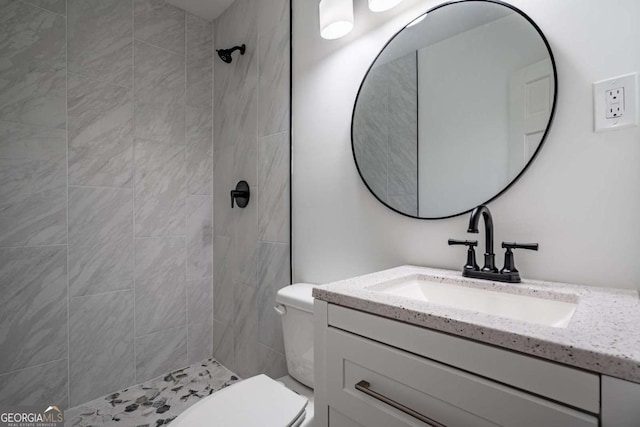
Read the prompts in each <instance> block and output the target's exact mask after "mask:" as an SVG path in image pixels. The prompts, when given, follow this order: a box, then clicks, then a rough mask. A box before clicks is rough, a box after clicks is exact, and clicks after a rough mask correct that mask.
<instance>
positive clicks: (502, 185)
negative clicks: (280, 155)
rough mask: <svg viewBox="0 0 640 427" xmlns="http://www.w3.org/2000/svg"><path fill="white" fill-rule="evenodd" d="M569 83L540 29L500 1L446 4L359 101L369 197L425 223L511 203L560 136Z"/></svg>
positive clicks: (373, 76) (390, 59)
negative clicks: (502, 200)
mask: <svg viewBox="0 0 640 427" xmlns="http://www.w3.org/2000/svg"><path fill="white" fill-rule="evenodd" d="M556 92H557V73H556V65H555V61H554V58H553V54H552V52H551V48H550V47H549V43H548V42H547V40H546V38H545V37H544V35H543V34H542V32H541V30H540V28H538V26H537V25H536V24H535V23H534V22H533V21H532V20H531V18H529V17H528V16H527V15H525V14H524V13H523V12H522V11H520V10H518V9H516V8H515V7H513V6H511V5H508V4H505V3H502V2H498V1H492V0H463V1H458V2H451V3H445V4H442V5H439V6H438V7H436V8H434V9H432V10H430V11H428V12H427V13H425V14H424V15H421V16H419V17H417V18H416V19H415V20H414V21H412V22H410V23H409V24H408V25H407V26H405V27H404V28H403V29H402V30H401V31H400V32H398V33H397V34H396V35H395V36H394V37H393V38H392V39H391V40H390V41H389V42H388V43H387V44H386V46H385V47H384V48H383V49H382V51H381V52H380V53H379V54H378V56H377V58H376V59H375V61H374V62H373V64H372V65H371V67H370V68H369V71H368V72H367V74H366V76H365V78H364V80H363V82H362V84H361V86H360V90H359V92H358V96H357V99H356V103H355V106H354V111H353V119H352V125H351V135H352V146H353V155H354V159H355V162H356V166H357V168H358V172H359V173H360V176H361V177H362V179H363V181H364V182H365V184H366V186H367V188H369V190H370V191H371V192H372V193H373V194H374V195H375V197H376V198H377V199H378V200H380V201H381V202H382V203H384V204H385V205H386V206H388V207H389V208H391V209H393V210H394V211H396V212H399V213H401V214H403V215H407V216H411V217H415V218H421V219H439V218H448V217H452V216H457V215H461V214H463V213H466V212H468V211H470V210H471V209H472V208H473V207H475V206H477V205H480V204H483V203H487V202H489V201H491V200H493V199H495V198H496V197H498V196H499V195H501V194H502V193H504V192H505V191H506V190H507V189H508V188H509V187H510V186H511V185H512V184H513V183H514V182H515V181H517V179H518V178H519V177H520V176H521V175H522V174H523V173H524V172H525V170H526V169H527V168H528V167H529V166H530V165H531V163H532V161H533V160H534V159H535V157H536V155H537V154H538V153H539V151H540V149H541V147H542V145H543V143H544V140H545V138H546V136H547V133H548V132H549V128H550V125H551V121H552V118H553V114H554V111H555V104H556Z"/></svg>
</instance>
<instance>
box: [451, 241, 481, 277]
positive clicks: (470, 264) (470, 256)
mask: <svg viewBox="0 0 640 427" xmlns="http://www.w3.org/2000/svg"><path fill="white" fill-rule="evenodd" d="M449 245H450V246H466V247H467V248H469V249H468V250H467V263H466V264H465V265H464V267H463V271H464V270H473V271H478V269H479V267H478V264H477V263H476V251H475V249H474V248H475V247H476V246H478V241H477V240H456V239H449Z"/></svg>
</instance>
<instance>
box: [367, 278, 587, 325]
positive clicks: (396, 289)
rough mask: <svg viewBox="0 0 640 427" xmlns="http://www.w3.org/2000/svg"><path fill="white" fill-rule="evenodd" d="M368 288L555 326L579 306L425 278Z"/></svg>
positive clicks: (566, 322)
mask: <svg viewBox="0 0 640 427" xmlns="http://www.w3.org/2000/svg"><path fill="white" fill-rule="evenodd" d="M513 286H517V285H513ZM369 289H370V290H373V291H377V292H382V293H385V294H391V295H397V296H400V297H405V298H411V299H415V300H419V301H424V302H428V303H432V304H439V305H444V306H447V307H452V308H458V309H462V310H470V311H476V312H480V313H485V314H491V315H494V316H500V317H507V318H509V319H514V320H521V321H523V322H529V323H536V324H539V325H545V326H552V327H555V328H565V327H566V326H567V325H568V324H569V321H570V320H571V317H572V316H573V313H574V312H575V310H576V306H577V304H574V303H571V302H564V301H554V300H548V299H543V298H536V297H531V296H526V295H515V294H508V293H504V292H496V291H488V290H485V289H477V288H471V287H467V286H459V285H451V284H447V283H439V282H434V281H429V280H424V279H407V280H403V281H400V282H395V283H390V284H379V285H375V286H372V287H370V288H369Z"/></svg>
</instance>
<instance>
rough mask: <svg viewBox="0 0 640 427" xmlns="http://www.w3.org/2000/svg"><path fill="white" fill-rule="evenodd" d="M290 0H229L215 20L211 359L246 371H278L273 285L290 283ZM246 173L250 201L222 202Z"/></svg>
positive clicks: (280, 354) (282, 365) (282, 370)
mask: <svg viewBox="0 0 640 427" xmlns="http://www.w3.org/2000/svg"><path fill="white" fill-rule="evenodd" d="M290 19H291V18H290V1H289V0H271V1H268V2H267V1H263V0H236V1H235V3H233V4H232V6H231V7H230V8H229V9H227V10H226V11H225V12H224V13H223V14H222V15H221V16H220V17H219V18H218V19H217V20H216V21H215V22H214V29H215V31H214V34H215V35H214V40H215V42H214V44H215V47H216V49H221V48H230V47H233V46H235V45H240V44H243V43H244V44H246V53H245V54H244V55H243V56H240V55H239V54H238V52H236V53H234V55H233V62H232V63H231V64H226V63H224V62H222V61H221V60H219V59H218V58H217V57H215V58H214V61H213V63H214V129H213V132H214V156H213V157H214V189H213V193H214V211H215V212H214V218H215V224H214V251H213V252H214V298H213V300H214V310H213V315H214V328H213V330H214V334H213V349H214V357H215V358H216V359H217V360H219V361H220V362H221V363H223V364H224V365H225V366H227V367H228V368H229V369H231V370H233V371H234V372H237V373H238V374H239V375H240V376H242V377H246V376H250V375H255V374H257V373H267V374H269V375H271V376H273V377H279V376H282V375H284V374H286V362H285V358H284V346H283V341H282V331H281V325H280V319H279V317H278V316H277V315H276V313H275V311H274V310H273V305H274V301H275V295H276V292H277V291H278V289H280V288H282V287H283V286H286V285H288V284H289V283H290V259H289V253H290V250H289V245H290V238H289V222H290V214H289V211H290V209H289V203H290V198H289V185H290V179H289V177H290V173H289V158H290V124H289V117H290V111H289V110H290V55H289V52H290V43H291V41H290ZM241 179H243V180H246V181H247V182H248V183H249V185H250V188H251V201H250V202H249V205H248V206H247V207H246V208H245V209H238V208H235V209H231V206H230V202H229V191H230V190H231V189H232V188H234V187H235V185H236V183H237V181H239V180H241Z"/></svg>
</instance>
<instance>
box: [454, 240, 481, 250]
mask: <svg viewBox="0 0 640 427" xmlns="http://www.w3.org/2000/svg"><path fill="white" fill-rule="evenodd" d="M449 246H468V247H470V248H475V247H476V246H478V241H477V240H456V239H449Z"/></svg>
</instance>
